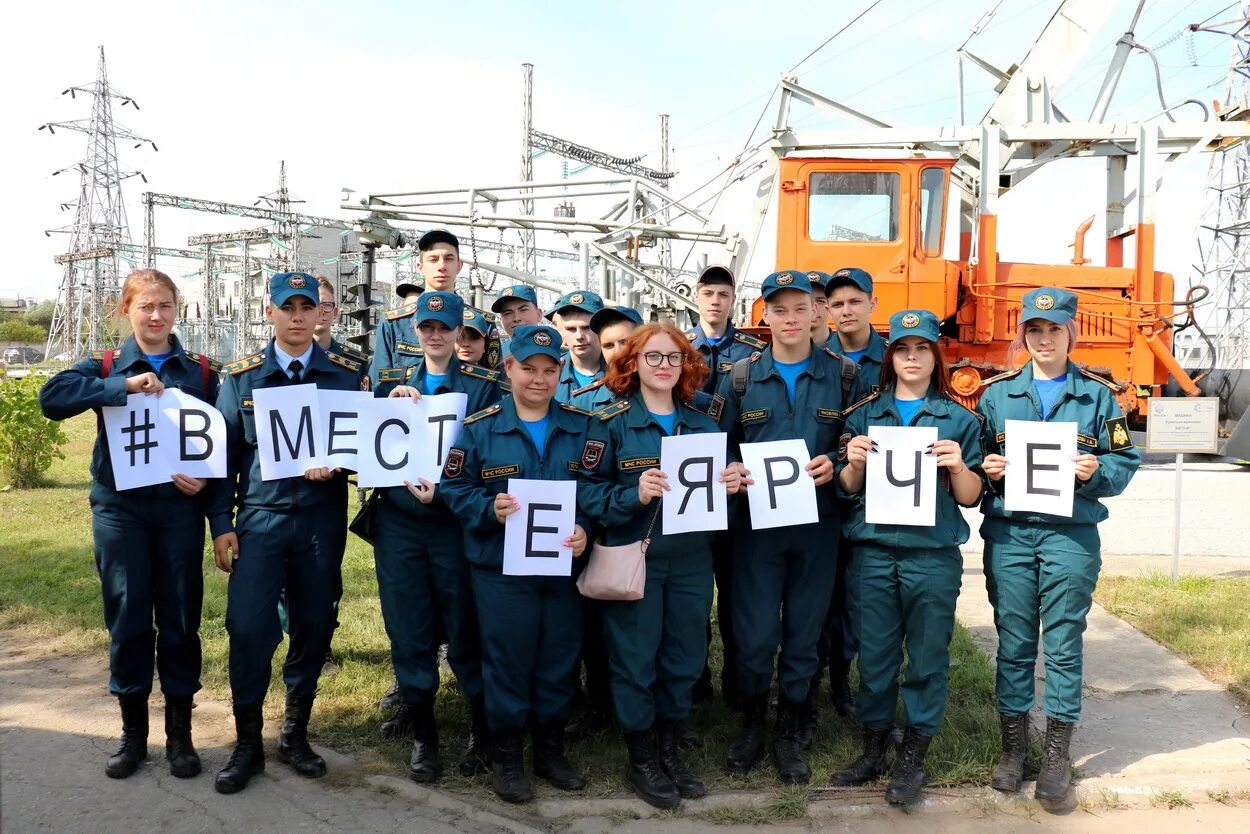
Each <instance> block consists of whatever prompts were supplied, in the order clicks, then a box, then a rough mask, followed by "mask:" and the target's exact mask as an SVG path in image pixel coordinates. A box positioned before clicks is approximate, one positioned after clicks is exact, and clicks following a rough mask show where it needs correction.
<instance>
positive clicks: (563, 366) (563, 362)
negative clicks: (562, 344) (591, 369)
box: [560, 353, 606, 388]
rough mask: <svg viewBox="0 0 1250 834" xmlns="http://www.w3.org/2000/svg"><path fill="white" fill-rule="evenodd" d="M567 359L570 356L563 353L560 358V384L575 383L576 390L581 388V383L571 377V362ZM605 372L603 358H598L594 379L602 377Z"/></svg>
mask: <svg viewBox="0 0 1250 834" xmlns="http://www.w3.org/2000/svg"><path fill="white" fill-rule="evenodd" d="M569 357H570V354H568V353H565V354H564V355H563V356H561V357H560V383H561V384H563V383H566V382H572V383H576V385H575V387H576V388H581V387H582V383H581V381H580V380H579V379H578V378H577V377H575V376H573V360H572V359H571V358H569ZM605 370H606V368H605V366H604V364H603V357H602V356H600V357H599V372H598V374H597V375H596V377H595V378H596V379H598V378H599V377H601V376H603V373H604V371H605ZM593 381H594V380H592V382H593ZM587 384H589V383H587Z"/></svg>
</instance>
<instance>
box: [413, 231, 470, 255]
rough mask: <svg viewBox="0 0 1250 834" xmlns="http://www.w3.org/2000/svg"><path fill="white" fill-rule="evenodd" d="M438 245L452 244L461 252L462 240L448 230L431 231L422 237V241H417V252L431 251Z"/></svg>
mask: <svg viewBox="0 0 1250 834" xmlns="http://www.w3.org/2000/svg"><path fill="white" fill-rule="evenodd" d="M436 243H450V244H451V245H452V246H454V247H456V252H459V251H460V238H458V237H456V236H455V235H453V234H452V233H451V232H449V231H447V230H446V229H430V230H429V231H428V232H426V233H425V234H423V235H421V239H420V240H418V241H417V251H418V252H424V251H426V250H427V249H430V248H431V247H433V246H434V244H436Z"/></svg>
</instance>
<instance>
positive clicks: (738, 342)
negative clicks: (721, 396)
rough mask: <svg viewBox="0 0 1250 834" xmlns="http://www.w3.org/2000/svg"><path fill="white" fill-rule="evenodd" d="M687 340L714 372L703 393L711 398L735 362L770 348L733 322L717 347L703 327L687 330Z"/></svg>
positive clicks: (709, 375) (705, 383)
mask: <svg viewBox="0 0 1250 834" xmlns="http://www.w3.org/2000/svg"><path fill="white" fill-rule="evenodd" d="M686 338H687V339H689V340H690V346H691V347H692V348H694V349H695V350H697V351H698V352H699V355H700V356H702V357H703V361H704V362H706V363H707V366H708V368H709V369H710V370H711V372H712V373H710V374H708V378H707V381H706V382H704V383H703V391H705V392H706V393H707V394H708V395H709V396H710V395H712V394H715V393H716V392H717V391H718V390H719V389H720V383H721V380H722V379H724V378H725V377H727V376H729V371H730V369H731V368H732V367H733V364H734V363H735V362H737V361H738V360H739V359H746V358H747V357H749V356H750V355H751V354H752V353H754V352H755V351H757V350H763V349H764V348H766V347H768V343H767V342H764V341H761V340H759V339H757V338H755V337H754V336H752V335H750V334H748V333H743V332H742V331H741V330H739V329H738V328H736V327H734V326H733V323H732V322H730V324H729V326H728V327H726V328H725V335H724V336H722V337H721V338H720V339H719V340H718V341H717V342H716V344H715V345H713V344H712V343H711V342H709V341H708V340H707V334H706V333H704V332H703V328H701V327H693V328H691V329H690V330H687V331H686Z"/></svg>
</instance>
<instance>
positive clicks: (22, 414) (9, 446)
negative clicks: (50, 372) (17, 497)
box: [0, 375, 65, 489]
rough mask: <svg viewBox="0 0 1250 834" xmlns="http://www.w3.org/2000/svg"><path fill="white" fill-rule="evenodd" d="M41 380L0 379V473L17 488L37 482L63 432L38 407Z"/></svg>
mask: <svg viewBox="0 0 1250 834" xmlns="http://www.w3.org/2000/svg"><path fill="white" fill-rule="evenodd" d="M43 383H44V379H43V378H42V377H37V376H34V375H31V376H26V377H22V378H21V379H6V380H3V381H0V475H3V476H4V478H5V480H6V481H7V482H8V483H9V484H10V485H12V486H14V487H16V488H18V489H29V488H30V487H33V486H36V485H38V483H39V478H40V475H41V474H42V473H43V472H44V471H46V470H47V468H48V467H49V466H51V465H52V461H53V460H54V459H56V458H62V459H63V458H64V457H65V453H64V452H62V451H61V449H60V446H61V444H62V443H64V442H65V432H63V431H61V426H60V424H59V423H54V422H53V421H51V420H49V419H48V418H47V417H44V416H43V412H41V411H40V410H39V389H40V388H42V387H43Z"/></svg>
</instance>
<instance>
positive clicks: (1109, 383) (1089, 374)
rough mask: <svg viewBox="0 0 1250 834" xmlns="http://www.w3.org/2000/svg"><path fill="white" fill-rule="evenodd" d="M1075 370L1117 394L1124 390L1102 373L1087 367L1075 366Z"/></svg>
mask: <svg viewBox="0 0 1250 834" xmlns="http://www.w3.org/2000/svg"><path fill="white" fill-rule="evenodd" d="M1077 370H1078V371H1080V372H1081V376H1084V377H1087V378H1088V379H1092V380H1094V382H1101V383H1102V384H1103V385H1105V386H1107V387H1108V388H1110V389H1111V390H1112V391H1114V392H1115V393H1117V394H1119V393H1120V392H1121V391H1123V390H1124V388H1123V386H1121V385H1120V384H1119V383H1118V382H1116V381H1115V380H1113V379H1108V378H1107V377H1105V376H1103V375H1102V374H1098V373H1094V372H1093V371H1091V370H1090V369H1089V368H1086V367H1082V366H1077ZM1130 445H1132V444H1130Z"/></svg>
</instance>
